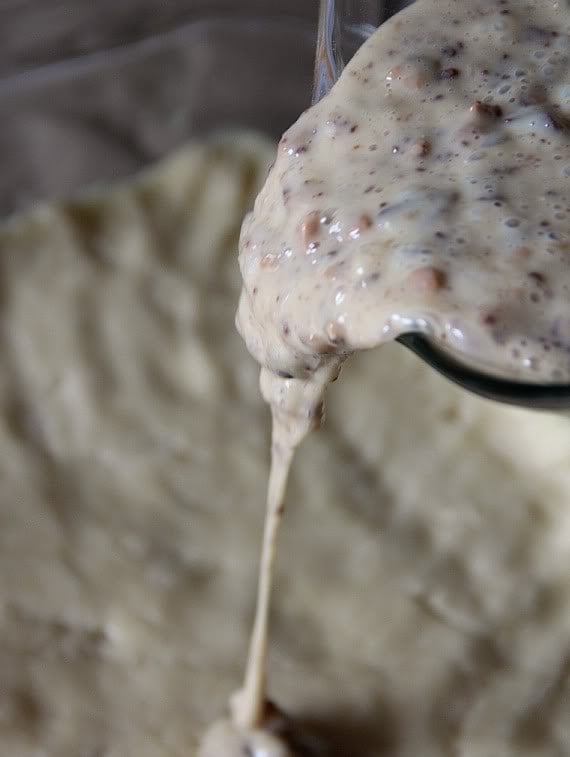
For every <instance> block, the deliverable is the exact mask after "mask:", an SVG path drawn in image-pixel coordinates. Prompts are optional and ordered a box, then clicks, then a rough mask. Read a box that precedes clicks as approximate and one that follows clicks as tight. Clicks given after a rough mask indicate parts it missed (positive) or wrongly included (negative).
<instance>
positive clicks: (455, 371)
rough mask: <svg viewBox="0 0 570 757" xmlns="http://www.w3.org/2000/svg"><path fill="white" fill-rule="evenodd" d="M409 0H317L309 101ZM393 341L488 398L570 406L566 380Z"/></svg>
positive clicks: (415, 338)
mask: <svg viewBox="0 0 570 757" xmlns="http://www.w3.org/2000/svg"><path fill="white" fill-rule="evenodd" d="M409 4H410V0H401V2H397V0H384V1H378V2H370V0H368V1H367V2H363V1H362V0H358V1H357V2H355V0H321V3H320V12H319V30H318V37H317V50H316V60H315V77H314V87H313V103H316V102H318V101H319V100H321V99H322V98H323V97H324V96H325V95H326V94H327V93H328V92H329V90H330V89H331V87H332V86H333V84H334V83H335V81H336V80H337V79H338V77H339V76H340V74H341V72H342V69H343V68H344V65H345V63H344V60H345V58H346V59H348V58H349V57H351V56H352V54H353V53H354V52H356V50H357V49H358V47H359V46H360V45H361V44H362V43H363V42H364V41H365V40H366V38H367V37H368V36H370V34H371V33H373V31H374V30H375V29H376V27H377V26H378V25H379V24H380V23H382V22H383V21H385V20H386V18H388V17H389V16H391V15H392V14H393V13H395V12H396V11H397V10H401V9H402V8H403V7H405V6H406V5H409ZM397 341H398V342H399V343H400V344H402V345H404V346H405V347H407V348H408V349H409V350H411V351H412V352H414V353H415V354H416V355H417V356H418V357H420V358H421V359H422V360H424V361H425V362H426V363H428V365H430V366H431V367H432V368H434V369H435V370H436V371H438V372H439V373H441V374H442V375H443V376H445V377H446V378H447V379H449V380H450V381H452V382H453V383H455V384H458V385H459V386H461V387H462V388H463V389H467V391H469V392H472V393H473V394H477V395H479V396H481V397H485V398H486V399H490V400H494V401H495V402H502V403H505V404H508V405H519V406H521V407H527V408H531V409H534V410H568V409H570V384H533V383H529V382H525V381H518V380H516V379H507V378H501V377H499V376H493V375H492V374H489V373H485V372H483V371H480V370H478V369H475V368H473V367H470V366H468V365H467V364H465V363H463V362H462V361H461V360H460V359H459V358H456V357H454V356H452V355H450V354H449V353H448V352H444V351H443V350H441V349H439V348H438V347H437V345H436V344H434V342H433V341H431V340H430V339H428V338H427V337H426V336H424V335H422V334H417V333H410V334H403V335H402V336H400V337H398V339H397Z"/></svg>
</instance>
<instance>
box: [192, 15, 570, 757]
mask: <svg viewBox="0 0 570 757" xmlns="http://www.w3.org/2000/svg"><path fill="white" fill-rule="evenodd" d="M569 32H570V11H569V9H568V7H567V5H566V4H562V3H560V2H558V1H554V0H547V1H546V2H544V0H540V1H538V0H535V1H534V2H525V1H524V0H476V1H475V2H473V0H419V1H418V2H416V3H415V4H414V5H413V6H412V7H411V8H410V9H408V10H407V11H404V12H403V13H402V14H400V15H398V16H397V17H396V18H394V19H393V20H392V21H390V22H389V23H388V24H386V25H384V26H383V27H382V28H381V29H379V30H378V32H377V33H376V34H375V35H374V36H373V37H372V38H371V39H370V40H369V41H368V42H367V43H366V44H365V45H364V46H363V47H362V49H361V50H360V51H359V53H358V54H357V55H356V56H355V58H354V59H353V60H352V61H351V62H350V64H349V66H348V68H347V69H346V70H345V71H344V73H343V75H342V77H341V79H340V81H339V82H338V83H337V85H336V86H335V87H334V88H333V91H332V92H331V93H330V95H329V96H328V97H326V98H325V99H324V100H323V101H321V103H319V104H318V105H317V106H315V107H314V108H312V109H311V110H310V111H308V112H307V113H306V114H304V115H303V116H302V117H301V118H300V119H299V121H298V122H297V123H296V124H295V125H294V126H293V127H292V128H291V129H290V130H289V131H288V132H287V133H286V134H285V136H284V137H283V138H282V140H281V142H280V145H279V152H278V156H277V159H276V161H275V165H274V166H273V168H272V171H271V173H270V176H269V178H268V180H267V182H266V185H265V187H264V189H263V190H262V192H261V194H260V196H259V197H258V199H257V201H256V205H255V210H254V212H253V213H252V214H251V215H250V217H249V219H248V220H247V221H246V222H245V224H244V227H243V230H242V236H241V242H240V267H241V272H242V276H243V281H244V286H243V290H242V295H241V300H240V307H239V312H238V318H237V324H238V328H239V330H240V333H241V334H242V336H243V337H244V339H245V341H246V343H247V345H248V347H249V350H250V352H251V353H252V354H253V355H254V356H255V357H256V358H257V360H258V361H259V362H260V363H261V365H262V376H261V387H262V392H263V396H264V398H265V399H266V400H267V401H268V402H269V403H270V405H271V407H272V411H273V417H274V434H273V435H274V444H275V439H277V440H281V439H282V438H283V439H287V437H293V439H294V441H293V442H292V443H291V444H288V446H287V453H286V455H285V462H283V461H282V460H281V459H279V458H277V457H274V458H273V462H272V473H271V479H272V480H273V481H274V480H275V479H280V480H283V481H284V480H286V476H287V470H288V467H289V465H290V462H291V459H292V453H293V448H294V446H295V445H296V444H298V443H299V441H300V440H301V439H302V438H303V436H304V435H305V434H306V431H307V429H308V427H310V426H311V425H313V424H314V423H315V421H316V420H317V421H318V418H320V415H321V413H322V401H323V395H324V391H325V388H326V386H327V384H328V383H329V382H330V381H331V378H333V377H334V378H336V376H337V375H338V372H339V370H340V367H341V365H342V363H343V362H344V360H345V359H346V358H347V357H348V356H349V355H350V354H352V353H354V352H356V351H358V350H364V349H369V348H371V347H374V346H377V345H379V344H382V343H383V342H387V341H389V340H391V339H394V338H395V337H396V336H398V335H399V334H401V333H404V332H406V331H412V330H416V331H421V332H425V333H427V334H428V335H430V336H431V337H433V338H435V339H436V340H438V341H439V342H441V343H442V344H443V345H444V346H448V347H450V348H455V349H457V350H459V351H460V352H461V353H463V355H464V356H465V357H466V358H467V359H470V360H471V361H473V362H475V363H476V364H478V365H480V366H482V367H483V368H488V369H490V370H494V371H496V372H498V373H499V374H505V375H515V376H519V375H520V376H522V377H525V378H528V379H530V380H539V381H569V380H570V357H569V355H570V318H569V311H570V259H569V258H568V255H569V251H570V233H569V228H570V224H569V220H570V207H568V206H569V203H570V192H569V191H568V182H569V181H570V120H569V119H570V110H568V107H567V102H568V97H569V94H570V73H569V71H570V67H569V64H570V35H569ZM437 433H438V428H437V427H435V428H434V434H437ZM287 441H288V439H287ZM282 494H283V492H279V500H280V498H281V497H282ZM279 506H280V501H278V500H276V499H274V498H273V497H272V496H271V494H270V496H269V498H268V522H267V527H266V533H265V540H264V553H265V554H272V552H273V550H274V549H275V544H274V541H275V538H276V534H277V525H278V518H277V515H276V513H277V509H278V508H279ZM271 565H272V560H268V559H262V573H261V588H260V597H259V603H258V614H257V619H256V624H255V629H254V636H253V641H252V647H251V652H250V662H249V665H248V671H247V675H246V683H245V687H244V690H243V691H242V692H241V693H240V696H239V700H238V702H239V706H238V708H237V710H236V711H235V712H234V723H235V725H236V727H237V728H238V729H240V732H241V733H242V741H240V739H239V738H237V737H236V739H234V740H233V741H232V743H231V744H230V743H229V741H228V742H227V744H226V743H225V742H224V741H223V740H220V741H216V742H215V746H214V747H213V748H212V751H211V752H210V751H207V752H205V753H207V754H208V755H209V754H210V753H211V754H215V753H217V754H219V755H222V754H226V753H227V754H228V755H233V754H238V752H239V751H242V750H244V749H245V750H246V751H247V750H249V751H250V752H251V754H256V747H255V746H254V745H253V742H249V745H248V738H247V729H252V732H255V731H256V730H257V729H260V728H262V726H263V723H264V715H263V713H264V707H263V702H264V686H265V664H266V663H265V658H266V654H267V608H268V598H269V586H270V577H269V576H268V572H269V571H270V570H271ZM266 571H267V572H266ZM264 589H267V591H264ZM227 727H228V728H230V726H229V725H228V726H227ZM244 729H245V730H244ZM243 733H245V734H246V735H243ZM237 743H240V744H246V746H243V745H242V746H240V747H239V749H238V750H236V746H235V745H236V744H237ZM275 748H276V750H277V751H276V752H275V754H278V753H279V754H281V751H280V747H278V746H277V747H275ZM262 752H263V748H261V751H260V752H259V754H261V753H262Z"/></svg>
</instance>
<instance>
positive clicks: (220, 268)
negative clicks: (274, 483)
mask: <svg viewBox="0 0 570 757" xmlns="http://www.w3.org/2000/svg"><path fill="white" fill-rule="evenodd" d="M271 154H272V148H270V147H269V146H266V145H265V143H262V142H259V141H257V140H255V139H253V138H241V139H239V140H238V139H236V140H233V141H231V140H228V139H225V140H221V141H218V142H215V143H214V142H213V143H211V144H210V145H207V146H205V147H196V146H194V147H192V146H191V147H189V148H188V149H187V150H185V151H182V152H181V153H179V154H178V155H176V156H174V157H173V158H172V159H170V160H169V161H167V162H166V163H164V164H162V165H161V166H159V167H158V169H156V170H155V171H154V172H152V173H150V174H147V175H146V176H144V177H143V178H142V179H141V180H139V181H138V183H136V184H135V185H132V186H131V187H126V188H119V189H116V190H112V191H111V193H110V194H108V195H103V194H100V193H95V194H93V195H92V196H91V197H88V198H85V199H83V200H81V201H79V202H76V203H73V204H69V205H67V206H61V207H59V208H56V209H51V208H42V209H39V210H38V211H35V212H34V213H32V214H31V215H29V216H27V217H21V218H18V219H15V220H12V221H9V222H7V223H6V224H5V225H4V226H3V228H2V230H1V231H0V281H1V290H0V295H1V296H0V307H1V309H2V318H1V330H0V337H1V339H0V351H1V355H0V480H1V482H2V486H1V487H0V598H1V609H0V754H2V755H4V754H6V755H10V756H11V757H32V756H33V757H40V755H41V756H42V757H44V756H45V757H78V756H80V757H103V756H104V757H130V756H131V755H132V756H133V757H135V755H136V757H147V756H148V757H151V755H152V756H153V757H154V756H155V755H159V756H160V757H162V756H163V755H168V756H172V757H178V756H180V757H182V755H184V756H186V755H188V754H193V750H194V749H195V745H196V743H197V740H198V738H199V737H200V735H201V733H202V732H203V730H204V729H205V728H206V726H207V724H208V723H209V722H211V721H212V720H213V719H215V718H216V717H218V716H219V715H220V714H222V713H223V710H224V707H225V704H226V701H227V698H228V696H229V694H230V693H231V692H232V691H234V690H235V689H236V688H238V687H239V685H240V684H241V679H242V674H243V665H244V661H245V654H246V650H247V641H248V634H249V630H250V624H251V617H252V611H253V602H254V594H255V578H256V570H257V563H258V553H259V543H260V537H261V529H262V520H263V505H264V494H265V486H266V480H267V472H268V449H269V414H268V411H267V410H266V408H265V406H264V405H263V402H262V400H261V398H260V394H259V389H258V384H257V373H258V371H257V366H256V364H255V363H254V361H253V360H252V359H251V358H250V357H249V356H248V355H247V353H246V350H245V348H244V347H243V344H242V342H241V340H240V338H239V336H238V335H237V334H236V332H235V330H234V327H233V316H234V312H235V306H236V301H237V296H238V291H239V273H238V270H237V261H236V252H235V248H236V242H237V234H238V232H239V226H240V222H241V218H242V216H243V214H244V212H245V210H246V209H247V208H248V207H249V206H250V205H251V203H252V201H253V197H254V195H255V192H256V191H257V190H258V188H259V186H260V184H261V182H262V181H263V179H264V177H265V174H266V170H267V167H268V165H269V162H270V160H271ZM569 432H570V426H569V421H568V420H567V419H565V418H556V417H553V416H549V415H538V414H536V415H535V414H531V413H529V412H524V411H518V410H513V409H507V408H499V407H495V406H493V405H492V404H489V403H484V402H482V401H480V400H477V399H474V398H471V397H467V396H466V395H464V394H462V393H460V392H459V391H458V390H456V389H454V388H452V387H450V386H449V384H447V383H445V382H444V380H443V379H441V378H440V377H438V376H436V375H435V374H433V373H431V372H430V371H429V370H428V369H427V368H426V367H424V366H423V365H422V364H420V363H419V362H418V360H417V359H416V358H414V357H413V356H411V355H409V354H408V353H406V352H405V351H404V350H403V348H401V347H398V346H394V345H391V346H388V347H386V348H383V349H382V350H381V351H379V352H378V353H369V354H366V355H362V356H359V357H358V358H357V359H355V360H354V361H353V363H352V364H351V365H350V366H349V367H348V368H347V369H346V371H345V372H344V373H343V374H342V376H341V379H340V380H339V381H338V382H337V383H336V384H335V385H334V387H333V388H332V389H331V390H330V392H329V397H328V418H327V421H326V423H325V426H324V429H323V430H322V431H321V432H319V433H318V434H314V435H313V436H312V437H311V438H310V439H308V440H307V441H306V442H305V443H304V445H303V447H302V449H301V452H300V454H299V455H298V456H297V459H296V461H295V465H294V468H293V474H292V478H291V486H290V489H289V494H288V501H287V510H286V515H285V521H284V533H283V538H282V540H281V545H280V554H279V556H278V562H277V581H276V593H275V597H274V604H273V618H272V638H271V650H270V682H271V692H270V694H271V695H272V696H273V697H274V698H275V699H276V700H277V701H278V702H279V704H280V706H282V707H283V708H284V709H285V710H286V711H287V712H288V713H290V714H291V715H293V716H297V717H298V718H299V719H301V720H303V721H304V722H306V723H308V724H310V725H311V724H312V726H313V728H314V729H315V731H316V732H318V733H319V734H320V735H322V736H324V737H325V738H328V740H329V742H330V744H331V754H333V755H335V756H338V757H340V755H343V756H347V757H348V756H349V755H350V757H352V756H353V755H358V757H377V756H378V757H380V755H387V754H389V755H410V757H411V756H412V755H414V756H415V755H420V754H421V755H422V757H424V756H426V755H427V756H429V755H434V756H435V755H450V756H451V755H454V756H455V755H461V757H488V756H489V755H505V756H506V757H510V756H511V755H512V756H513V757H514V756H515V755H517V757H519V756H520V755H524V756H525V757H526V756H527V755H528V756H529V757H530V755H533V757H534V756H535V755H545V757H546V756H548V757H551V756H552V755H565V754H567V753H568V744H569V743H570V679H569V676H570V643H569V641H568V639H569V638H570V580H569V579H568V575H569V570H568V567H569V564H570V507H569V503H568V492H569V491H570V466H569V462H570V433H569Z"/></svg>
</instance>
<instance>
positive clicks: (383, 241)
mask: <svg viewBox="0 0 570 757" xmlns="http://www.w3.org/2000/svg"><path fill="white" fill-rule="evenodd" d="M569 32H570V9H569V7H568V6H567V4H566V3H563V2H555V1H554V0H536V2H528V1H526V0H418V2H416V3H414V4H413V5H412V6H411V7H410V8H408V9H407V10H405V11H403V12H402V13H400V14H399V15H397V16H396V17H394V18H393V19H391V20H390V21H389V22H387V23H386V24H384V25H383V26H382V27H381V28H380V29H379V30H378V31H377V32H376V34H375V35H374V36H373V37H372V38H371V39H370V40H369V41H368V42H367V43H366V44H365V45H364V46H363V47H362V48H361V49H360V51H359V52H358V53H357V55H356V56H355V57H354V58H353V59H352V61H351V62H350V63H349V65H348V67H347V68H346V69H345V71H344V72H343V74H342V76H341V79H340V81H339V82H337V84H336V85H335V87H334V88H333V90H332V92H331V93H330V94H329V95H328V96H327V97H326V98H325V99H324V100H322V101H321V102H320V103H319V104H318V105H316V106H315V107H313V108H312V109H311V110H309V111H308V112H307V113H305V114H304V115H303V116H301V118H300V119H299V121H298V122H297V123H296V124H295V125H294V126H292V127H291V129H290V130H289V131H288V132H287V133H286V134H285V135H284V137H283V139H282V141H281V143H280V145H279V150H278V155H277V158H276V162H275V166H274V168H273V170H272V172H271V175H270V177H269V179H268V181H267V183H266V185H265V188H264V189H263V191H262V193H261V195H260V197H259V198H258V200H257V203H256V207H255V212H254V213H253V215H252V216H251V217H250V218H249V220H248V222H247V223H246V224H245V226H244V229H243V234H242V240H241V258H240V260H241V269H242V274H243V278H244V292H243V295H242V302H241V306H240V314H239V324H240V328H241V330H242V333H243V335H244V337H245V339H246V342H247V344H248V346H249V348H250V350H251V352H252V353H253V354H254V355H255V356H256V358H257V359H258V360H259V362H260V363H261V364H262V365H263V366H265V367H267V368H268V369H269V370H270V371H272V372H276V373H279V374H280V375H281V376H285V377H286V376H288V375H290V376H294V377H296V378H301V377H306V376H307V375H311V374H312V373H313V372H314V371H315V370H316V369H317V368H318V367H319V366H321V365H322V364H323V363H326V362H327V361H330V360H340V361H342V360H343V359H344V357H346V355H348V354H350V353H352V352H354V351H356V350H360V349H368V348H370V347H374V346H376V345H378V344H381V343H383V342H386V341H389V340H391V339H394V338H395V337H396V336H398V335H399V334H401V333H402V332H406V331H411V330H417V331H421V332H424V333H426V334H428V335H429V336H431V337H432V338H434V339H436V340H437V341H438V342H439V343H440V344H441V346H443V347H446V348H450V349H453V350H456V351H460V353H461V354H462V356H463V359H465V360H467V361H468V362H472V363H475V364H476V365H479V366H481V367H483V368H484V369H487V370H491V371H494V372H496V373H499V374H501V375H510V376H518V377H522V378H526V379H527V380H530V381H546V382H548V381H568V380H570V316H569V310H570V190H569V182H570V121H569V117H570V106H569V102H570V99H569V98H570V36H569ZM274 391H275V393H276V395H278V394H279V392H280V391H281V389H279V388H275V389H274Z"/></svg>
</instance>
